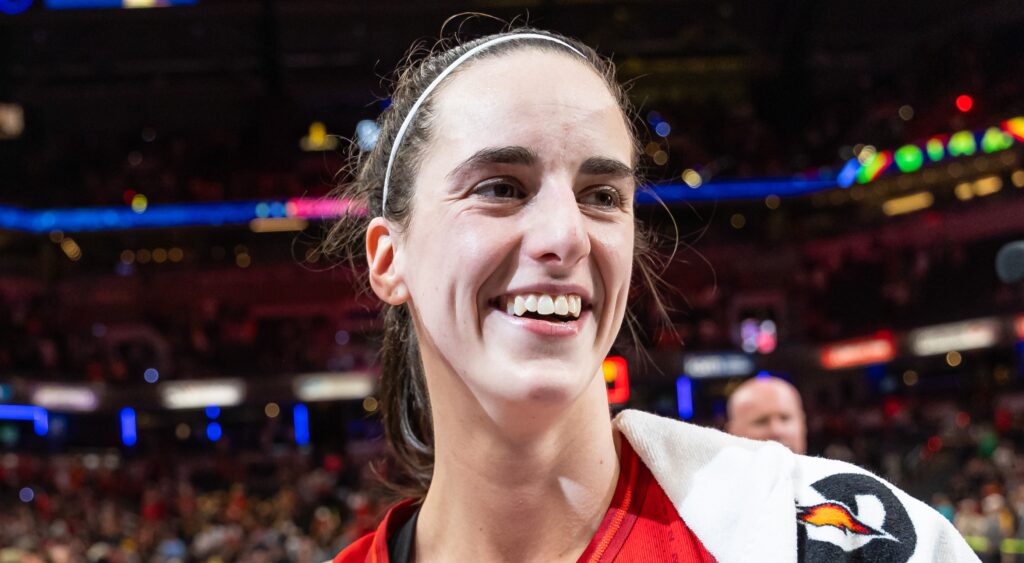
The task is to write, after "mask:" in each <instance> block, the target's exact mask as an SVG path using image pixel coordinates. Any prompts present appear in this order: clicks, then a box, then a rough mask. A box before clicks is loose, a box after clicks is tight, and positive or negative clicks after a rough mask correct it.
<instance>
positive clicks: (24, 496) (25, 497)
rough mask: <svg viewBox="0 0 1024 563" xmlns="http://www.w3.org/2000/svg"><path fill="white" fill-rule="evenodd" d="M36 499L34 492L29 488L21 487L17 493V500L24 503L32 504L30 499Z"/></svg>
mask: <svg viewBox="0 0 1024 563" xmlns="http://www.w3.org/2000/svg"><path fill="white" fill-rule="evenodd" d="M34 498H36V492H35V491H33V490H32V488H31V487H23V488H22V489H21V490H20V491H18V500H20V501H21V502H24V503H29V502H32V499H34Z"/></svg>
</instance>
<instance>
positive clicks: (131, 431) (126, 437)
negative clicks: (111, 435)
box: [121, 407, 138, 448]
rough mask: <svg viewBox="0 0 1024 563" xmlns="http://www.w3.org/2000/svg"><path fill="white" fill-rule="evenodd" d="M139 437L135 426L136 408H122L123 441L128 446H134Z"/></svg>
mask: <svg viewBox="0 0 1024 563" xmlns="http://www.w3.org/2000/svg"><path fill="white" fill-rule="evenodd" d="M137 439H138V433H137V429H136V426H135V409H133V408H131V407H125V408H123V409H121V443H122V444H124V445H125V446H126V447H129V448H130V447H132V446H134V445H135V442H136V441H137Z"/></svg>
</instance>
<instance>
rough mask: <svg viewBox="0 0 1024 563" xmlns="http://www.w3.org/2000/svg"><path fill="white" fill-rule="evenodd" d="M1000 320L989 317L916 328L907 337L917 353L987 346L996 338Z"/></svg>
mask: <svg viewBox="0 0 1024 563" xmlns="http://www.w3.org/2000/svg"><path fill="white" fill-rule="evenodd" d="M999 332H1000V324H999V321H998V320H996V319H992V318H987V319H976V320H971V321H964V322H958V323H949V324H942V325H936V326H931V327H925V328H919V329H917V330H914V331H912V332H911V333H910V334H909V336H908V337H907V340H908V342H909V343H910V349H911V350H912V351H913V352H914V354H916V355H918V356H934V355H938V354H946V353H948V352H957V351H964V350H977V349H980V348H989V347H991V346H993V345H995V344H996V342H998V341H999Z"/></svg>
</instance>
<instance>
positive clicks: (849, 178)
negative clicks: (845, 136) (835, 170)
mask: <svg viewBox="0 0 1024 563" xmlns="http://www.w3.org/2000/svg"><path fill="white" fill-rule="evenodd" d="M858 172H860V161H859V160H857V159H856V158H851V159H850V160H847V161H846V165H845V166H843V169H842V170H840V171H839V176H837V177H836V183H838V184H839V187H840V188H849V187H850V186H852V185H853V183H854V182H855V181H856V180H857V173H858Z"/></svg>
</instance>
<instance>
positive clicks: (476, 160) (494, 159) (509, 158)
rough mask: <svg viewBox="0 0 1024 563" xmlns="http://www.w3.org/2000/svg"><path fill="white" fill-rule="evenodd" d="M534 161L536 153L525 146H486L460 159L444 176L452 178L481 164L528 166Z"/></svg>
mask: <svg viewBox="0 0 1024 563" xmlns="http://www.w3.org/2000/svg"><path fill="white" fill-rule="evenodd" d="M535 162H537V154H536V153H534V152H533V151H531V150H530V149H528V148H526V147H521V146H507V147H488V148H485V149H480V150H478V151H477V152H476V153H474V154H473V156H471V157H469V158H467V159H466V160H464V161H462V162H461V163H460V164H459V165H458V166H456V167H455V168H453V169H452V171H451V172H449V173H448V176H446V178H448V179H451V178H454V177H456V176H458V175H459V174H461V173H462V172H463V171H465V170H468V169H470V168H474V167H476V166H481V165H487V164H520V165H523V166H530V165H532V164H533V163H535Z"/></svg>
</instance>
